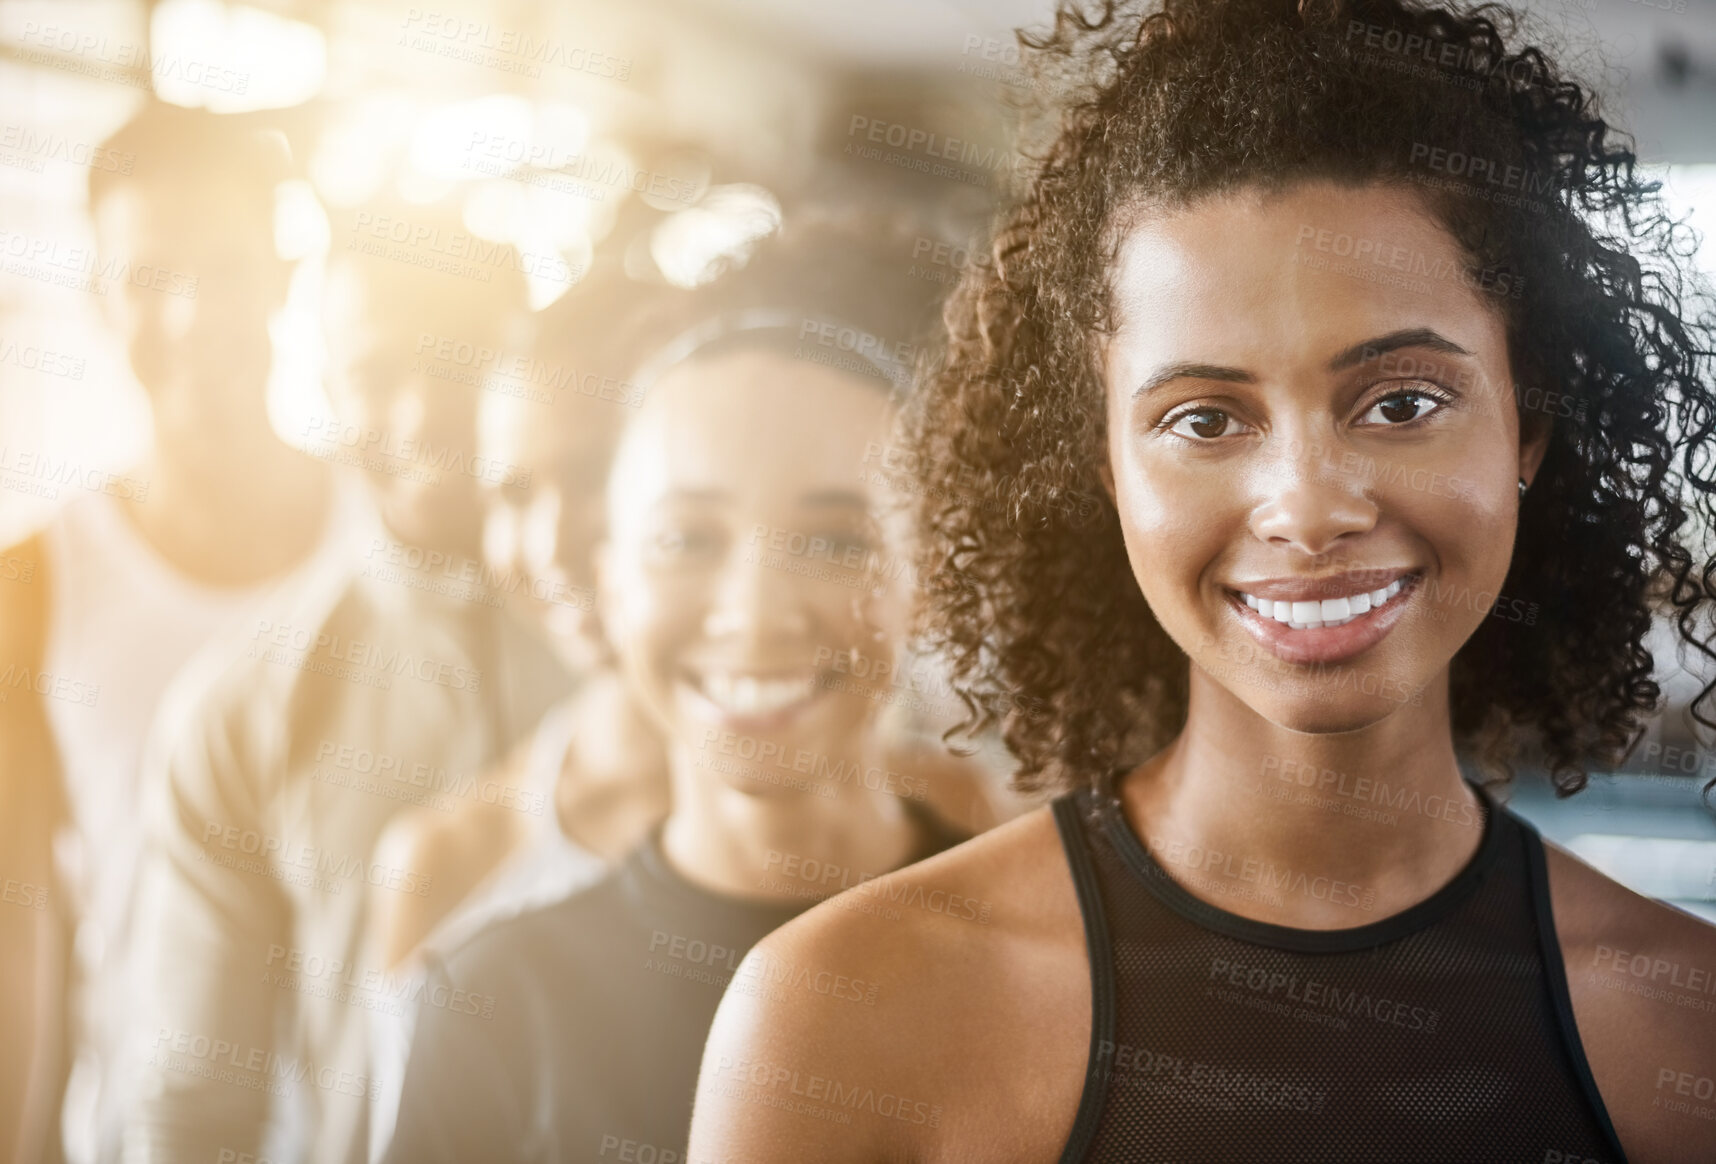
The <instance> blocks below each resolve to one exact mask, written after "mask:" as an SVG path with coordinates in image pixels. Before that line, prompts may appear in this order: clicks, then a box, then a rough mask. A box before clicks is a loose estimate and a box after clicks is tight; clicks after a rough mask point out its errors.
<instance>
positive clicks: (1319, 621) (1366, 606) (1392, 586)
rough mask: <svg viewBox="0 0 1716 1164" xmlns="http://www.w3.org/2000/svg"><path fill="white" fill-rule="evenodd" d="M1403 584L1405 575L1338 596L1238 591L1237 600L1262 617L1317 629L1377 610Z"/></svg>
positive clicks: (1294, 627)
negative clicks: (1289, 598)
mask: <svg viewBox="0 0 1716 1164" xmlns="http://www.w3.org/2000/svg"><path fill="white" fill-rule="evenodd" d="M1405 587H1406V579H1405V578H1396V579H1395V580H1394V581H1392V582H1390V583H1389V584H1388V585H1387V586H1383V587H1380V588H1378V589H1376V590H1361V591H1359V592H1358V593H1356V594H1347V595H1341V596H1340V597H1337V598H1323V599H1310V600H1307V601H1296V602H1286V601H1279V600H1275V599H1269V598H1259V597H1257V596H1256V595H1255V594H1247V593H1246V592H1245V591H1243V590H1242V591H1237V593H1238V594H1239V597H1240V600H1241V601H1242V602H1244V603H1245V604H1246V605H1247V606H1249V607H1251V609H1253V610H1255V611H1256V612H1257V613H1258V614H1261V615H1262V616H1263V617H1264V618H1270V619H1274V620H1275V621H1276V622H1282V623H1286V624H1287V625H1288V626H1289V627H1292V628H1293V629H1294V630H1316V629H1318V628H1319V627H1326V626H1327V627H1335V626H1345V625H1346V624H1347V623H1349V622H1351V621H1352V620H1353V619H1355V618H1358V617H1359V616H1360V615H1363V614H1368V613H1369V612H1370V611H1372V610H1379V609H1381V608H1382V607H1384V606H1386V605H1387V604H1388V603H1389V602H1391V601H1392V600H1393V599H1394V598H1395V597H1396V596H1398V595H1399V594H1400V592H1401V591H1402V590H1403V589H1405Z"/></svg>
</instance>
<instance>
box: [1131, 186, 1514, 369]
mask: <svg viewBox="0 0 1716 1164" xmlns="http://www.w3.org/2000/svg"><path fill="white" fill-rule="evenodd" d="M1465 264H1466V258H1465V256H1464V255H1463V254H1462V252H1461V249H1460V247H1459V244H1458V243H1457V241H1456V240H1455V239H1454V237H1453V236H1452V235H1451V234H1449V233H1448V231H1447V230H1446V229H1444V228H1443V227H1442V226H1441V225H1440V224H1439V223H1438V222H1437V221H1436V220H1435V219H1434V218H1433V217H1432V216H1431V215H1430V213H1429V210H1428V207H1427V206H1426V205H1425V203H1424V202H1423V201H1422V200H1421V199H1420V198H1419V197H1418V196H1416V195H1415V194H1413V193H1412V192H1410V191H1406V190H1402V189H1398V188H1395V187H1389V186H1359V187H1353V186H1343V185H1338V184H1335V183H1325V182H1317V183H1305V184H1301V185H1297V186H1294V187H1290V188H1289V189H1287V190H1285V191H1282V192H1263V191H1260V190H1250V189H1248V190H1241V191H1238V192H1235V193H1232V194H1223V195H1216V196H1211V197H1209V198H1205V199H1203V200H1201V201H1199V202H1197V203H1195V204H1193V205H1192V206H1190V207H1188V208H1185V209H1177V210H1168V211H1152V210H1146V211H1141V212H1140V213H1139V214H1138V215H1137V217H1136V220H1135V221H1133V222H1131V223H1129V224H1128V225H1127V226H1126V227H1125V228H1124V229H1123V230H1122V231H1121V232H1120V238H1119V246H1118V249H1117V255H1116V263H1115V267H1114V272H1113V276H1112V283H1111V290H1112V293H1113V301H1114V306H1115V325H1116V331H1115V337H1114V339H1115V342H1114V344H1113V345H1111V347H1110V356H1111V360H1110V364H1111V366H1112V365H1113V363H1114V357H1116V356H1121V357H1130V358H1131V359H1136V360H1142V359H1147V358H1152V359H1153V358H1160V359H1180V358H1192V356H1193V354H1194V353H1193V352H1192V350H1191V349H1195V357H1196V358H1197V359H1200V360H1208V361H1210V362H1221V363H1229V362H1231V363H1234V364H1240V365H1245V366H1252V365H1255V364H1257V363H1259V362H1267V361H1269V360H1272V359H1274V360H1279V359H1283V358H1290V357H1291V355H1292V354H1293V353H1296V352H1298V353H1305V354H1306V355H1307V356H1309V355H1311V354H1313V353H1324V354H1326V353H1327V352H1330V351H1334V350H1339V349H1341V348H1344V347H1346V346H1347V345H1348V344H1350V343H1352V342H1353V339H1354V336H1355V334H1357V333H1362V334H1363V335H1381V334H1385V333H1388V332H1391V331H1395V330H1400V329H1404V328H1409V327H1435V328H1437V329H1438V330H1440V329H1441V328H1442V327H1450V328H1455V329H1456V330H1459V329H1464V330H1465V332H1466V333H1467V334H1470V333H1471V331H1472V329H1473V328H1474V327H1483V326H1485V325H1487V324H1489V323H1493V322H1494V321H1495V319H1496V318H1499V312H1497V311H1496V307H1497V304H1498V300H1497V299H1496V297H1495V296H1493V295H1489V294H1487V293H1486V292H1484V291H1482V290H1479V289H1474V287H1472V286H1469V285H1468V284H1469V283H1470V282H1471V281H1470V280H1469V279H1467V278H1466V277H1465V270H1466V266H1465ZM1485 316H1489V317H1491V318H1489V319H1485V318H1484V317H1485ZM1238 321H1243V322H1238Z"/></svg>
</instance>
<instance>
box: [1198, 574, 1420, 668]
mask: <svg viewBox="0 0 1716 1164" xmlns="http://www.w3.org/2000/svg"><path fill="white" fill-rule="evenodd" d="M1423 576H1424V574H1423V571H1422V570H1416V569H1402V568H1395V569H1372V570H1362V571H1361V570H1355V571H1351V572H1349V573H1346V574H1342V575H1338V576H1335V577H1329V578H1315V579H1312V578H1275V579H1270V580H1268V581H1256V582H1248V583H1246V585H1248V586H1249V587H1250V589H1249V590H1241V589H1238V588H1236V587H1228V588H1226V589H1227V596H1228V603H1229V607H1230V609H1231V610H1232V611H1233V612H1234V614H1235V615H1236V616H1237V617H1238V619H1239V621H1240V624H1241V625H1242V626H1243V627H1244V628H1245V630H1246V631H1247V632H1248V633H1250V635H1251V636H1252V637H1253V638H1255V639H1256V640H1257V641H1258V642H1259V643H1260V644H1262V646H1263V647H1264V648H1265V649H1266V650H1268V651H1269V652H1270V653H1271V654H1273V655H1275V656H1276V657H1277V658H1279V659H1281V660H1282V661H1284V662H1287V663H1294V664H1301V665H1312V664H1324V663H1338V662H1341V661H1342V660H1345V659H1351V658H1353V657H1354V656H1357V655H1360V654H1362V653H1364V652H1365V651H1368V650H1369V649H1370V648H1372V647H1374V646H1376V644H1378V643H1380V642H1381V641H1382V640H1383V639H1384V638H1386V637H1388V634H1389V632H1390V631H1391V630H1393V629H1394V626H1395V624H1396V623H1398V622H1399V621H1400V620H1401V619H1402V618H1403V617H1405V614H1406V611H1407V610H1408V609H1409V606H1410V604H1411V601H1412V597H1413V595H1415V594H1416V593H1417V592H1418V588H1419V583H1420V582H1421V581H1422V580H1423Z"/></svg>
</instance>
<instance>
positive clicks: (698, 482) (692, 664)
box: [389, 248, 970, 1162]
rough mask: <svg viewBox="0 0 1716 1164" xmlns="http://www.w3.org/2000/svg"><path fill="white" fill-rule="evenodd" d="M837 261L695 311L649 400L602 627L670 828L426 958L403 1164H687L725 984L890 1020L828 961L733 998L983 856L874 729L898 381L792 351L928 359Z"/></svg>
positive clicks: (902, 592) (619, 459)
mask: <svg viewBox="0 0 1716 1164" xmlns="http://www.w3.org/2000/svg"><path fill="white" fill-rule="evenodd" d="M839 260H840V255H839V254H838V252H835V253H834V254H832V255H828V254H823V253H821V252H815V253H809V254H806V253H802V252H800V251H798V250H797V249H796V248H788V249H785V250H783V251H781V252H780V254H779V255H778V256H776V257H775V258H774V259H773V260H772V262H771V261H769V260H763V259H757V260H753V266H754V267H755V268H756V269H755V270H752V269H747V270H746V271H745V272H743V273H742V274H743V277H742V278H741V277H737V276H736V277H735V281H733V282H732V283H730V284H729V283H726V282H723V283H721V284H718V285H717V286H716V287H715V288H713V289H712V290H711V291H710V292H709V293H708V294H707V295H705V296H702V297H700V298H699V299H698V303H697V308H698V310H697V312H696V313H695V314H696V318H695V320H694V322H693V323H692V324H691V326H690V327H689V328H687V329H686V330H684V331H683V332H681V333H680V334H679V336H678V338H677V339H675V340H674V341H673V342H671V343H669V344H668V345H667V346H666V347H665V348H664V349H663V350H662V351H661V353H660V354H659V355H658V356H657V357H656V358H655V359H654V360H653V361H651V370H650V371H649V372H648V374H647V375H644V376H642V377H641V378H640V379H639V382H640V383H645V384H647V397H646V399H645V402H644V403H643V405H642V406H641V408H640V409H639V410H638V413H637V415H636V416H635V417H634V418H633V419H632V420H631V421H630V423H629V424H628V426H627V428H626V431H625V432H624V434H623V435H622V437H621V440H620V444H619V447H618V450H617V452H616V454H615V461H614V464H613V467H612V473H611V476H610V478H609V484H608V513H607V531H606V541H605V544H604V546H603V547H602V550H601V552H600V557H599V564H600V577H601V582H600V587H599V590H600V597H599V603H598V609H599V610H600V611H601V613H602V618H603V621H604V625H605V627H606V630H607V637H608V639H609V641H610V642H611V644H612V645H613V648H614V651H615V654H616V656H617V659H618V663H619V669H620V671H621V673H622V674H623V675H624V676H625V678H626V681H627V683H628V685H629V687H630V690H631V692H632V694H633V696H634V697H635V698H636V699H637V701H638V702H639V703H640V704H641V705H642V706H643V707H644V708H645V709H646V711H647V712H648V713H649V715H650V716H651V718H652V720H653V721H654V724H655V726H656V729H657V730H658V731H659V732H660V734H661V736H662V737H663V738H664V740H665V741H666V747H667V765H668V774H669V784H670V790H671V791H670V795H671V807H670V809H669V812H668V815H667V818H666V820H665V822H664V823H663V824H661V825H659V826H658V827H656V828H654V829H652V830H651V831H650V833H649V835H648V837H647V839H646V840H645V841H644V843H643V844H642V845H640V846H639V847H637V848H636V849H635V850H634V851H632V852H631V853H630V855H629V856H627V857H626V858H625V859H624V860H623V861H622V862H621V863H620V865H619V867H618V868H617V869H616V870H615V871H614V872H613V873H612V874H610V875H608V876H607V877H605V878H604V879H603V880H602V881H600V882H599V883H597V884H596V885H595V886H593V887H591V888H589V889H586V890H584V891H582V892H579V893H575V894H572V895H570V896H568V897H565V898H563V899H562V900H560V901H557V902H554V903H552V904H550V905H547V906H545V907H542V908H538V909H534V910H530V911H526V912H524V913H522V914H520V915H518V916H517V917H515V918H512V919H509V920H506V921H503V922H499V923H496V924H495V925H493V926H491V927H489V928H487V929H485V930H483V931H482V932H480V933H479V934H477V935H476V936H475V937H473V938H472V939H470V940H469V941H467V942H465V943H464V944H462V945H460V946H459V947H458V948H456V949H454V950H453V951H452V953H451V954H450V955H448V956H446V957H444V958H433V959H432V966H431V980H430V986H429V989H428V990H427V991H426V992H425V998H426V1000H427V1004H426V1005H423V1006H422V1007H420V1009H419V1015H418V1019H417V1026H416V1031H415V1035H414V1038H413V1042H412V1049H411V1058H410V1063H409V1066H408V1067H407V1069H406V1073H405V1078H404V1088H403V1097H402V1100H401V1103H400V1110H399V1116H398V1123H397V1128H396V1131H395V1136H394V1140H393V1143H392V1146H391V1148H390V1150H389V1159H395V1160H399V1161H412V1162H416V1161H424V1160H485V1161H501V1160H540V1159H558V1160H594V1159H600V1158H604V1157H606V1158H612V1159H650V1160H659V1161H667V1160H675V1159H678V1160H683V1158H684V1151H685V1144H686V1138H687V1135H688V1129H689V1126H690V1118H691V1098H692V1089H693V1086H694V1084H695V1081H696V1076H697V1066H698V1061H699V1057H700V1055H701V1052H702V1048H703V1041H704V1038H705V1036H706V1035H707V1033H708V1029H709V1023H710V1021H711V1020H712V1019H713V1017H714V1014H715V1008H716V1005H717V1004H718V1002H719V1001H720V997H721V992H722V990H723V988H725V987H727V986H728V984H729V983H732V988H733V989H737V990H749V991H756V992H758V993H760V994H763V995H765V996H770V997H775V996H786V995H789V994H792V993H795V992H803V993H810V994H815V995H816V996H817V997H819V998H829V999H834V1000H838V1001H839V1003H840V1004H841V1005H845V1006H850V1007H852V1008H854V1009H861V1010H869V1009H871V1008H873V1007H874V1006H875V1004H876V988H875V984H873V983H868V982H863V981H858V980H853V979H851V978H848V977H846V976H844V975H842V974H839V973H836V972H834V971H833V970H831V969H829V968H826V967H821V966H814V965H811V964H809V963H793V964H787V963H781V964H766V965H764V964H758V963H752V964H751V967H750V970H749V971H748V972H747V974H746V975H745V976H743V977H741V978H737V979H736V977H735V971H736V970H737V969H738V966H739V963H740V960H741V959H742V958H743V957H744V955H745V953H746V951H748V950H749V949H750V947H751V946H752V945H753V944H754V943H755V942H756V941H757V940H758V939H759V938H761V937H762V936H763V935H764V934H766V933H768V932H769V931H770V930H772V929H774V928H775V927H777V926H779V925H781V924H782V923H784V922H786V921H788V920H790V919H791V918H792V917H794V916H796V915H797V914H799V913H801V912H802V911H803V910H805V909H806V908H808V907H809V906H811V905H812V904H814V903H815V902H816V901H818V900H820V899H822V898H825V897H827V896H829V895H830V894H831V893H834V892H836V891H838V890H840V889H842V888H845V887H847V886H855V885H860V884H861V883H863V882H865V881H867V880H869V879H870V878H872V877H874V876H875V875H877V874H880V873H883V872H886V871H888V870H892V869H897V868H899V867H901V866H903V865H906V864H909V863H911V862H913V861H916V860H918V859H921V858H923V857H926V856H929V855H931V854H934V853H937V852H940V851H941V850H943V849H946V848H948V847H950V846H951V845H952V844H954V843H956V842H957V841H958V840H959V839H962V837H963V836H964V834H963V833H956V832H955V831H954V830H953V829H951V828H950V827H949V826H947V825H946V824H945V823H943V821H942V820H941V819H939V818H938V817H937V816H936V815H935V814H934V813H933V812H931V811H930V810H929V808H928V807H927V804H928V801H929V799H930V797H929V790H930V787H931V785H932V784H934V783H940V784H944V785H945V784H948V783H951V782H952V781H950V780H949V779H948V776H947V773H946V772H945V769H946V768H947V767H948V765H947V764H946V762H945V761H943V763H942V764H941V768H942V769H943V771H932V769H931V767H930V766H928V765H925V764H923V763H920V762H918V761H917V759H916V758H915V757H910V756H905V755H902V754H901V752H900V751H899V749H898V748H896V747H893V746H891V745H890V741H889V739H888V737H887V736H886V735H885V734H884V733H883V732H882V731H881V730H879V726H878V723H877V720H878V719H879V716H878V712H879V711H880V710H881V709H882V708H883V707H884V706H885V705H886V703H887V701H888V697H889V696H891V695H893V694H894V692H893V690H892V689H891V687H890V686H889V685H888V684H885V683H884V684H879V685H878V684H866V683H863V682H856V681H854V680H853V678H852V677H853V676H854V675H855V674H856V673H858V672H859V671H860V670H862V671H864V672H866V673H870V670H871V668H873V667H875V666H876V665H877V664H879V663H882V662H884V661H891V660H892V658H893V644H894V642H895V641H896V640H897V638H898V637H899V635H900V633H901V632H902V631H903V629H904V622H905V615H906V610H905V603H906V601H907V599H908V598H909V583H910V574H909V573H906V572H902V571H901V570H899V569H896V568H895V566H896V565H898V564H902V563H905V562H908V561H909V558H908V557H906V556H905V555H906V554H907V552H908V551H907V548H906V547H905V546H904V544H903V543H902V532H903V531H902V530H901V529H900V520H899V519H900V516H901V514H900V506H899V504H898V502H897V501H895V500H892V499H891V498H890V494H889V490H888V487H887V480H886V478H885V477H883V476H882V475H879V474H872V473H869V472H867V471H866V458H867V457H868V456H870V450H872V449H873V448H875V447H879V446H880V444H881V443H883V442H885V441H886V439H887V434H888V431H889V422H890V415H891V413H892V410H893V402H894V386H895V384H896V383H899V382H901V381H902V379H903V376H902V375H901V374H900V371H899V369H898V368H897V367H896V366H895V365H894V364H893V363H892V362H890V361H887V360H886V359H884V358H883V353H881V351H880V348H879V346H878V348H877V351H875V352H873V353H871V354H868V355H863V356H857V355H853V354H852V353H851V352H849V351H848V352H843V351H841V349H839V348H838V347H837V346H835V345H832V344H831V345H829V346H828V347H827V348H824V347H822V346H821V345H819V344H816V343H815V342H814V340H812V341H809V342H806V341H804V340H802V339H801V338H800V337H801V336H803V335H805V334H811V333H814V332H815V331H816V329H820V328H821V327H822V326H823V325H824V324H828V325H829V326H830V327H832V328H834V329H835V330H833V331H831V332H830V334H832V335H834V336H835V337H836V339H837V340H838V337H839V336H840V335H842V334H845V333H846V331H850V333H851V334H852V335H854V336H856V335H859V334H864V335H868V336H871V337H884V338H886V339H887V340H888V341H890V342H896V341H903V340H907V339H909V338H910V333H907V332H904V331H903V330H900V329H899V328H897V327H894V326H890V325H888V324H886V323H876V322H871V321H865V322H862V323H854V322H852V321H853V320H854V319H855V318H857V316H856V313H855V312H854V311H853V309H852V308H850V307H843V306H842V302H843V299H844V300H852V299H856V300H857V301H858V302H859V303H860V305H862V303H863V301H864V300H865V299H866V297H867V298H869V299H871V300H874V299H877V298H880V299H882V301H883V303H884V305H886V304H887V301H888V299H889V297H890V290H889V289H886V288H878V287H876V286H874V285H871V286H869V287H857V288H854V287H852V286H844V287H843V286H842V273H841V263H840V262H839ZM771 267H772V268H773V270H772V271H771ZM894 281H895V283H897V282H899V281H900V276H899V275H898V274H897V273H896V274H895V275H894ZM894 298H895V299H896V300H900V301H902V302H903V296H894ZM819 303H828V304H830V306H828V307H827V308H821V307H819V306H817V305H818V304H819ZM687 310H690V309H689V308H688V309H687ZM890 315H891V312H889V311H887V310H876V311H873V316H879V317H880V318H881V319H883V320H887V319H888V318H890ZM907 318H908V319H910V318H911V317H910V316H907ZM824 356H840V357H841V359H840V361H839V362H838V363H836V364H830V363H824V362H821V358H822V357H824ZM966 779H967V781H969V779H970V777H969V773H967V774H966ZM859 892H860V894H862V892H863V891H862V890H861V889H860V891H859ZM937 900H938V903H940V902H941V899H939V898H938V899H937ZM941 904H942V905H943V907H944V908H945V903H941ZM858 906H859V907H868V908H870V909H871V910H872V911H873V912H874V913H875V914H876V915H877V916H879V917H884V918H886V917H889V916H890V915H891V916H893V917H895V918H898V917H899V916H900V914H901V913H902V912H910V910H911V909H912V908H913V906H912V905H910V904H909V903H889V902H883V901H870V900H862V899H861V900H860V901H859V903H858ZM438 999H439V1000H447V1001H446V1005H442V1003H441V1002H438V1001H437V1000H438Z"/></svg>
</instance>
